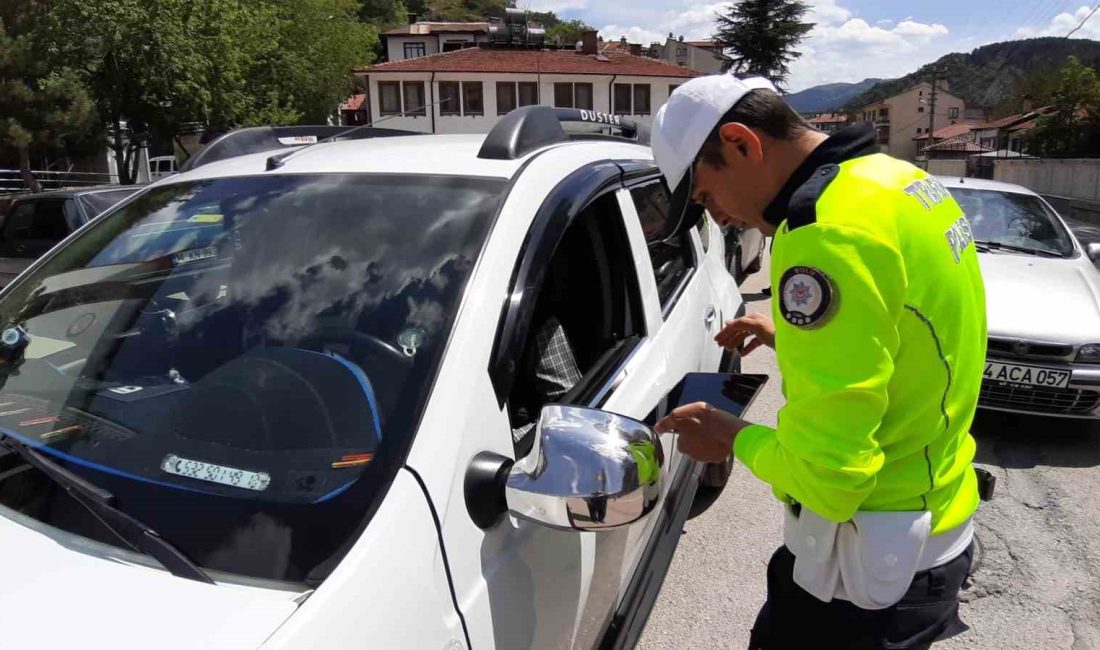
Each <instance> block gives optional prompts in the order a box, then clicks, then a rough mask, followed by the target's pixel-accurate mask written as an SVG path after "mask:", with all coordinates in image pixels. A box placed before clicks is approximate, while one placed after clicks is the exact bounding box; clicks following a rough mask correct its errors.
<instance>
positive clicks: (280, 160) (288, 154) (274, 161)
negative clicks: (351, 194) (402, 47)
mask: <svg viewBox="0 0 1100 650" xmlns="http://www.w3.org/2000/svg"><path fill="white" fill-rule="evenodd" d="M449 101H451V98H450V97H448V98H446V99H441V100H439V101H437V102H433V103H431V104H425V105H423V106H419V107H417V108H413V109H410V110H408V111H404V112H402V113H395V114H394V115H387V116H386V117H383V118H382V119H380V120H376V121H374V122H367V123H366V124H360V125H359V126H353V127H351V128H350V129H348V130H347V131H341V132H339V133H336V134H334V135H330V136H329V137H327V138H325V139H323V140H318V141H317V142H311V143H310V144H307V145H306V146H304V147H300V148H298V149H291V150H290V151H284V152H282V153H277V154H275V155H274V156H271V157H270V158H268V159H267V171H271V170H273V169H278V168H280V167H282V166H283V164H284V163H286V161H287V160H290V159H291V158H292V157H293V156H294V155H295V154H299V153H302V152H303V151H305V150H306V149H309V148H311V147H316V146H317V145H319V144H322V143H325V142H335V141H336V140H339V139H340V138H343V137H346V136H348V135H350V134H352V133H355V132H356V131H358V130H360V129H366V128H370V127H373V126H374V125H376V124H381V123H382V122H385V121H386V120H392V119H393V118H395V117H404V116H405V115H406V114H407V113H419V112H420V111H423V110H425V109H427V108H433V109H434V108H435V107H436V106H439V105H440V104H443V103H444V102H449Z"/></svg>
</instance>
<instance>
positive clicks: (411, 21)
mask: <svg viewBox="0 0 1100 650" xmlns="http://www.w3.org/2000/svg"><path fill="white" fill-rule="evenodd" d="M408 17H409V24H410V25H415V24H416V21H417V20H420V16H417V15H416V14H414V13H410V14H408Z"/></svg>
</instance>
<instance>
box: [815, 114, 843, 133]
mask: <svg viewBox="0 0 1100 650" xmlns="http://www.w3.org/2000/svg"><path fill="white" fill-rule="evenodd" d="M806 121H807V122H809V123H810V125H811V126H813V127H814V128H815V129H817V130H818V131H821V132H822V133H830V134H831V133H836V132H837V131H839V130H841V129H843V128H844V127H846V126H848V124H849V119H848V115H847V114H846V113H821V114H820V115H813V116H811V117H808V118H806Z"/></svg>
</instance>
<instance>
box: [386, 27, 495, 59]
mask: <svg viewBox="0 0 1100 650" xmlns="http://www.w3.org/2000/svg"><path fill="white" fill-rule="evenodd" d="M381 37H382V45H383V46H384V47H385V50H386V60H387V61H403V60H405V59H415V58H417V57H421V56H428V55H429V54H439V53H440V52H453V51H454V50H460V49H462V48H464V47H473V46H475V45H477V44H478V43H484V42H487V41H488V40H489V23H432V22H412V23H410V24H408V25H405V26H403V27H398V28H397V29H391V30H389V31H388V32H383V33H382V34H381Z"/></svg>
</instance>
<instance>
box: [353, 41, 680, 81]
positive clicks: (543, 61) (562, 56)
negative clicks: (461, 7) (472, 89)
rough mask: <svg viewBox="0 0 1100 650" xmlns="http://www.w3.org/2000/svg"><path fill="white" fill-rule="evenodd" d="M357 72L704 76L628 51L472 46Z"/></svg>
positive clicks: (360, 69) (375, 66)
mask: <svg viewBox="0 0 1100 650" xmlns="http://www.w3.org/2000/svg"><path fill="white" fill-rule="evenodd" d="M356 72H366V73H370V74H374V73H382V72H500V73H509V72H510V73H520V74H538V73H541V74H599V75H613V74H618V75H633V76H639V77H680V78H687V77H698V76H700V75H701V74H702V73H701V72H696V71H695V70H692V69H690V68H684V67H681V66H677V65H672V64H671V63H664V62H663V61H658V60H656V59H650V58H647V57H642V56H633V55H631V54H627V53H625V52H616V51H614V50H612V51H604V52H601V53H600V54H599V55H592V54H581V53H579V52H576V51H573V50H509V49H502V48H481V47H471V48H466V49H464V50H455V51H453V52H443V53H441V54H431V55H428V56H422V57H418V58H415V59H404V60H401V61H390V62H388V63H379V64H377V65H372V66H369V67H366V68H359V69H358V70H356Z"/></svg>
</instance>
